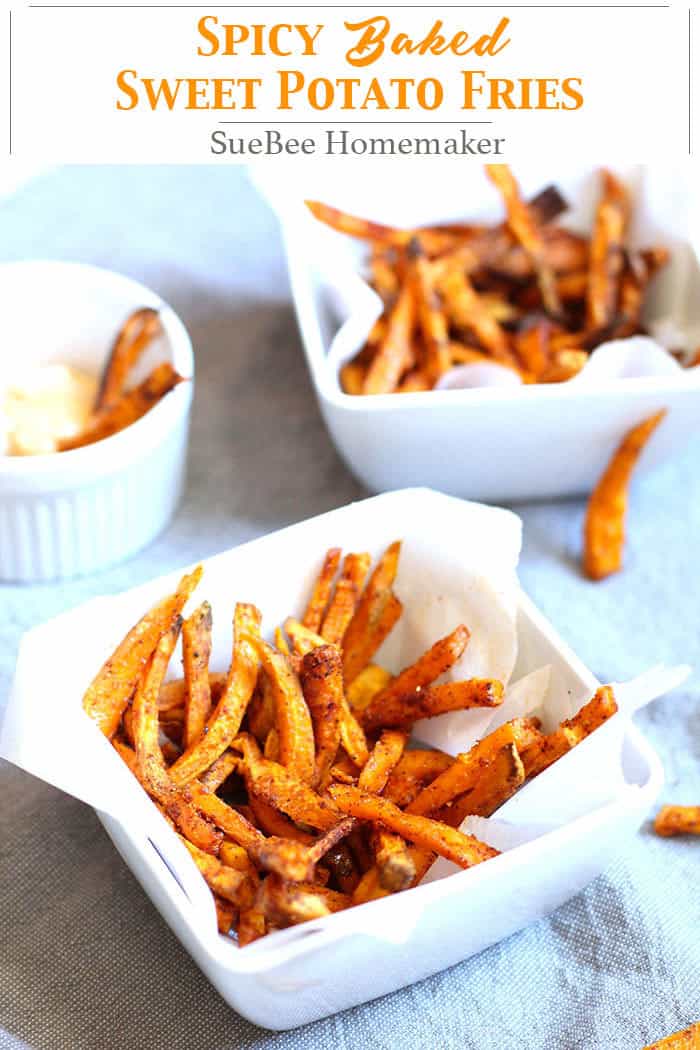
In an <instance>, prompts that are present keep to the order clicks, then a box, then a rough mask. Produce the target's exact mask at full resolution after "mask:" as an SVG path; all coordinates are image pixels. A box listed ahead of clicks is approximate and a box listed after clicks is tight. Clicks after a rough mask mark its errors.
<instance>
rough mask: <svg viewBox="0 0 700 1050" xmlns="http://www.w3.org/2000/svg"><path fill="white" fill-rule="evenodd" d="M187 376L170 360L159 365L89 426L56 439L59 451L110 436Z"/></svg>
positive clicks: (132, 421)
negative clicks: (67, 436) (73, 434)
mask: <svg viewBox="0 0 700 1050" xmlns="http://www.w3.org/2000/svg"><path fill="white" fill-rule="evenodd" d="M185 381H186V380H185V379H184V377H183V376H181V375H179V374H178V373H177V372H176V371H175V369H174V368H173V366H172V365H171V364H170V362H168V361H164V362H163V364H160V365H156V367H155V368H154V369H153V371H152V372H151V374H150V375H149V376H147V377H146V379H144V380H143V382H142V383H139V385H138V386H135V387H134V388H133V390H129V391H128V392H127V393H126V394H123V395H122V397H121V398H120V399H119V400H118V401H117V402H116V404H115V405H113V406H112V407H111V408H106V409H104V410H102V411H100V412H96V413H95V414H94V415H93V416H92V417H91V419H90V421H89V422H88V424H87V426H86V427H85V428H84V429H83V430H81V431H80V432H79V433H78V434H76V435H75V436H74V437H69V438H63V439H62V440H61V441H58V442H57V443H56V449H57V451H58V452H70V451H71V450H72V449H76V448H83V447H84V446H85V445H93V444H94V443H95V442H96V441H102V440H103V439H104V438H108V437H111V436H112V434H116V433H118V432H119V431H120V430H124V428H125V427H128V426H130V425H131V424H132V423H135V422H136V420H137V419H141V417H142V416H145V415H146V413H147V412H148V411H149V410H150V409H151V408H153V406H154V405H155V404H157V403H158V402H159V401H160V400H161V399H162V398H164V397H165V395H166V394H169V393H170V391H171V390H173V389H174V388H175V387H176V386H177V385H178V384H179V383H184V382H185Z"/></svg>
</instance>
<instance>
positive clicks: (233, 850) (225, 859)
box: [219, 839, 251, 871]
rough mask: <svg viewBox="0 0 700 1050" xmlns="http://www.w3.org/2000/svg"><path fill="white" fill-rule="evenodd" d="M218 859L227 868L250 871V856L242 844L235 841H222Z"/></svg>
mask: <svg viewBox="0 0 700 1050" xmlns="http://www.w3.org/2000/svg"><path fill="white" fill-rule="evenodd" d="M219 860H220V861H221V863H222V864H225V865H226V867H227V868H235V869H236V870H237V871H250V870H251V868H250V858H249V857H248V854H247V852H246V850H245V849H244V848H243V846H239V845H237V844H236V843H235V842H228V840H226V839H224V841H223V842H222V843H221V845H220V846H219Z"/></svg>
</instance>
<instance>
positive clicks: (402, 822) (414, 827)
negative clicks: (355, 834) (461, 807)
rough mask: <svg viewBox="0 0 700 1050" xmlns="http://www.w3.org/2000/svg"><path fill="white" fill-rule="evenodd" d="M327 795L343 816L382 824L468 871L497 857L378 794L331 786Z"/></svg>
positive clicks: (487, 848) (480, 844)
mask: <svg viewBox="0 0 700 1050" xmlns="http://www.w3.org/2000/svg"><path fill="white" fill-rule="evenodd" d="M329 795H330V797H331V798H332V799H333V802H334V803H335V804H336V805H337V806H338V807H339V808H340V809H341V810H342V811H343V812H344V813H348V814H349V815H350V816H352V817H356V818H357V819H358V820H366V821H371V822H373V823H376V824H381V825H383V826H384V827H385V828H387V829H388V830H389V831H394V832H396V834H397V835H401V837H402V838H405V839H408V840H409V841H411V842H415V843H416V845H418V846H421V847H423V848H425V849H429V850H434V851H435V852H436V853H438V854H440V856H442V857H446V858H447V859H448V860H451V861H453V863H455V864H457V865H459V866H460V867H462V868H469V867H471V866H472V865H474V864H479V863H481V862H482V861H484V860H488V859H489V858H490V857H495V856H497V855H498V850H494V849H492V848H491V847H490V846H487V845H486V844H485V843H483V842H479V840H478V839H476V838H474V837H473V836H472V835H465V834H464V833H463V832H461V831H457V830H456V829H455V828H450V827H449V826H448V825H447V824H441V823H440V822H439V821H435V820H430V819H429V818H427V817H419V816H413V815H411V814H408V813H404V812H402V811H401V810H400V809H399V808H398V806H395V805H394V804H393V803H392V802H389V801H388V799H385V798H382V797H381V795H366V794H364V793H363V792H362V791H359V790H358V789H357V788H352V787H348V786H345V785H342V784H333V785H332V786H331V787H330V788H329Z"/></svg>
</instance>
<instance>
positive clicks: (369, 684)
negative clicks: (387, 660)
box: [347, 664, 392, 715]
mask: <svg viewBox="0 0 700 1050" xmlns="http://www.w3.org/2000/svg"><path fill="white" fill-rule="evenodd" d="M391 679H392V675H391V674H390V672H389V671H386V670H385V669H384V668H383V667H379V666H378V665H377V664H368V665H367V667H365V669H364V671H360V673H359V674H358V676H357V678H356V679H355V680H354V682H351V684H350V686H349V688H348V691H347V698H348V703H349V704H350V709H351V711H353V712H354V713H357V714H358V715H360V714H361V713H362V712H363V711H364V709H365V708H366V707H367V705H368V704H369V702H370V700H371V699H372V698H373V697H374V696H376V695H377V693H378V692H380V690H382V689H383V688H384V687H385V686H386V685H388V684H389V682H390V681H391Z"/></svg>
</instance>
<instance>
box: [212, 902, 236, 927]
mask: <svg viewBox="0 0 700 1050" xmlns="http://www.w3.org/2000/svg"><path fill="white" fill-rule="evenodd" d="M214 906H215V908H216V925H217V928H218V930H219V933H220V934H222V935H223V936H224V937H227V936H228V935H229V933H230V932H231V929H232V927H233V924H234V923H235V921H236V916H237V915H238V909H237V908H236V905H235V904H231V902H230V901H225V900H224V898H223V897H217V895H216V894H214Z"/></svg>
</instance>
